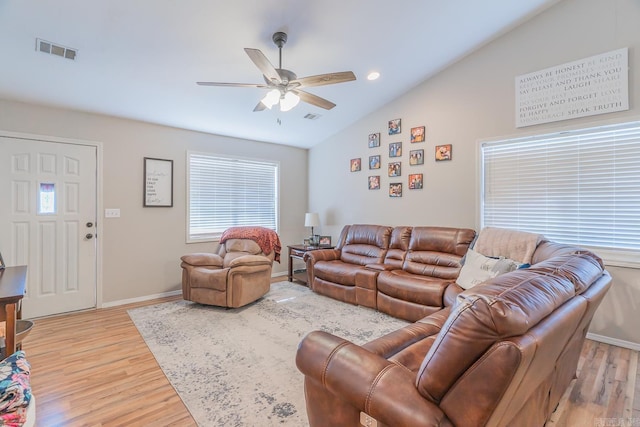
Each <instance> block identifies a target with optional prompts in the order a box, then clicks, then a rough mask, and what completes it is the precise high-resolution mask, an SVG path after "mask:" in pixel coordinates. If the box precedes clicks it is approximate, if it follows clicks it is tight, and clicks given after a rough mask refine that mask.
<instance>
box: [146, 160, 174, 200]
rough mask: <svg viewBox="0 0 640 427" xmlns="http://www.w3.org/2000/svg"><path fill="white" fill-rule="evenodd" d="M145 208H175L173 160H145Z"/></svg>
mask: <svg viewBox="0 0 640 427" xmlns="http://www.w3.org/2000/svg"><path fill="white" fill-rule="evenodd" d="M143 206H144V207H148V208H162V207H164V208H170V207H172V206H173V160H165V159H154V158H152V157H145V158H144V193H143Z"/></svg>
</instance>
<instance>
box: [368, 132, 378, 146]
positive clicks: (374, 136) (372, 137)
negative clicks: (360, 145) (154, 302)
mask: <svg viewBox="0 0 640 427" xmlns="http://www.w3.org/2000/svg"><path fill="white" fill-rule="evenodd" d="M375 147H380V133H379V132H378V133H370V134H369V148H375Z"/></svg>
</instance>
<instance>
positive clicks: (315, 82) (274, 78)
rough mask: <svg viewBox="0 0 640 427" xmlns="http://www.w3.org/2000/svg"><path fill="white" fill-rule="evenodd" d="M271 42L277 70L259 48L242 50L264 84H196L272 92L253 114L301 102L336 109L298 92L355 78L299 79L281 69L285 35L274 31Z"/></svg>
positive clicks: (341, 75) (345, 75)
mask: <svg viewBox="0 0 640 427" xmlns="http://www.w3.org/2000/svg"><path fill="white" fill-rule="evenodd" d="M272 39H273V42H274V43H275V45H276V46H278V50H279V53H280V62H279V63H278V68H275V67H274V66H273V65H272V64H271V62H269V60H268V59H267V57H266V56H265V55H264V54H263V53H262V52H261V51H260V50H259V49H251V48H245V49H244V51H245V52H247V55H249V58H250V59H251V60H252V61H253V63H254V64H256V66H257V67H258V69H259V70H260V71H261V72H262V76H263V77H264V81H265V83H266V84H265V83H261V84H251V83H218V82H196V83H197V84H199V85H201V86H233V87H257V88H262V89H271V90H270V91H269V92H268V93H267V95H266V96H265V97H264V98H263V99H262V100H261V101H260V102H258V105H256V107H255V108H254V109H253V111H262V110H264V109H266V108H268V109H271V108H272V107H273V106H274V105H276V104H278V103H279V104H280V111H289V110H290V109H292V108H293V107H295V106H296V105H297V104H298V102H300V100H303V101H304V102H307V103H309V104H312V105H315V106H317V107H320V108H324V109H325V110H330V109H332V108H333V107H335V106H336V104H334V103H333V102H331V101H329V100H326V99H324V98H321V97H319V96H317V95H314V94H312V93H309V92H305V91H304V90H301V89H303V88H307V87H314V86H324V85H331V84H335V83H343V82H349V81H352V80H355V79H356V76H355V75H354V74H353V72H351V71H342V72H338V73H328V74H319V75H317V76H309V77H302V78H298V76H296V74H295V73H294V72H293V71H290V70H286V69H284V68H282V46H284V45H285V43H286V42H287V34H286V33H283V32H277V33H274V34H273V37H272Z"/></svg>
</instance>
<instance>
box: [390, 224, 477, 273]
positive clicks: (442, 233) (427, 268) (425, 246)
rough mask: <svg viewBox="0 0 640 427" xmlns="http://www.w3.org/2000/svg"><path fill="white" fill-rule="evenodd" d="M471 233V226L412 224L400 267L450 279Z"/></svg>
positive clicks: (410, 271) (457, 269)
mask: <svg viewBox="0 0 640 427" xmlns="http://www.w3.org/2000/svg"><path fill="white" fill-rule="evenodd" d="M475 235H476V232H475V231H474V230H471V229H465V228H447V227H414V228H413V229H412V231H411V240H410V242H409V252H408V253H407V256H406V258H405V261H404V264H403V266H402V269H403V270H405V271H406V272H408V273H412V274H418V275H423V276H432V277H435V278H439V279H448V280H452V281H453V280H455V279H456V278H457V277H458V274H459V273H460V268H461V267H462V264H461V260H462V257H463V256H464V255H465V254H466V253H467V249H468V248H469V245H470V244H471V242H472V241H473V239H474V237H475Z"/></svg>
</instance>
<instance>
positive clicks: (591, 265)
mask: <svg viewBox="0 0 640 427" xmlns="http://www.w3.org/2000/svg"><path fill="white" fill-rule="evenodd" d="M532 268H533V269H534V270H535V271H540V272H544V273H547V274H557V275H559V276H562V277H565V278H567V279H569V280H570V281H571V283H573V286H574V288H575V291H576V294H581V293H583V292H584V291H585V290H586V289H587V288H588V287H589V286H590V285H591V283H593V282H595V281H596V279H597V278H599V277H600V276H602V274H603V264H602V259H600V258H599V257H598V256H597V255H595V254H593V253H592V252H589V251H583V252H581V253H575V254H565V255H560V256H556V257H554V258H552V259H550V260H547V261H543V262H541V263H539V264H536V265H535V266H533V267H532Z"/></svg>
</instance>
